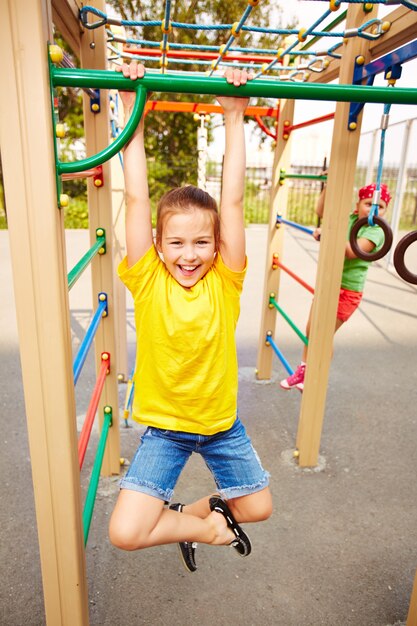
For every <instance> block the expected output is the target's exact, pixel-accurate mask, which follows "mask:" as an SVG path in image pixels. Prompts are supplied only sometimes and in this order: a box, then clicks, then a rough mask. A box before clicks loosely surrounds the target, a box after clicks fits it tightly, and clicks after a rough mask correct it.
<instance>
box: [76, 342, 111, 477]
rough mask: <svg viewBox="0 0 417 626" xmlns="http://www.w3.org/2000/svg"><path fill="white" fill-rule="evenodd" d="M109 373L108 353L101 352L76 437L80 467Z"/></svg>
mask: <svg viewBox="0 0 417 626" xmlns="http://www.w3.org/2000/svg"><path fill="white" fill-rule="evenodd" d="M109 373H110V354H109V353H108V352H103V353H102V355H101V366H100V371H99V373H98V376H97V380H96V384H95V385H94V389H93V393H92V395H91V400H90V404H89V405H88V409H87V413H86V415H85V420H84V424H83V427H82V429H81V433H80V437H79V439H78V462H79V465H80V469H82V466H83V463H84V457H85V453H86V450H87V446H88V442H89V440H90V436H91V429H92V428H93V424H94V418H95V416H96V412H97V407H98V403H99V402H100V397H101V393H102V391H103V387H104V382H105V380H106V376H107V374H109Z"/></svg>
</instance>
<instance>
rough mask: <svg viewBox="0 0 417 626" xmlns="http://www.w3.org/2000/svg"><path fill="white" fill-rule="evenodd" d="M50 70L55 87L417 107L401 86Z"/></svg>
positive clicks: (410, 91) (415, 93)
mask: <svg viewBox="0 0 417 626" xmlns="http://www.w3.org/2000/svg"><path fill="white" fill-rule="evenodd" d="M51 71H52V83H53V85H54V86H55V87H56V86H61V87H81V88H83V87H92V88H93V89H101V88H102V89H118V90H122V91H138V92H139V93H140V91H141V90H140V86H142V87H143V88H144V89H145V90H146V91H158V92H163V93H192V94H200V95H201V94H205V95H214V96H215V95H218V96H242V97H264V98H289V99H293V100H328V101H337V102H381V103H383V104H385V103H391V104H417V89H415V88H404V87H395V89H393V88H392V87H375V86H372V87H370V86H368V85H333V84H323V83H295V82H291V81H280V80H278V79H273V78H257V79H256V80H253V81H249V82H248V83H247V84H246V85H242V86H240V87H234V86H233V85H229V83H228V82H227V81H226V79H225V78H224V77H220V76H202V75H195V74H192V73H191V72H182V73H176V74H160V73H159V72H155V71H151V70H149V71H147V72H146V74H145V76H144V77H143V78H141V79H138V80H136V81H132V80H130V78H125V77H124V76H123V74H121V73H120V72H113V71H110V70H85V69H80V68H74V69H67V68H57V67H55V66H53V68H52V70H51ZM139 118H140V116H139ZM125 130H126V129H125Z"/></svg>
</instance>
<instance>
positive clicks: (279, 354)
mask: <svg viewBox="0 0 417 626" xmlns="http://www.w3.org/2000/svg"><path fill="white" fill-rule="evenodd" d="M266 343H267V345H270V346H271V348H272V349H273V351H274V352H275V354H276V355H277V357H278V358H279V360H280V361H281V363H282V364H283V366H284V367H285V369H286V370H287V372H288V374H289V375H290V376H292V374H294V370H293V369H292V367H291V365H290V364H289V363H288V361H287V359H286V358H285V356H284V355H283V354H282V352H281V350H280V349H279V348H278V346H277V344H276V343H275V341H274V340H273V339H272V336H271V335H268V334H267V335H266Z"/></svg>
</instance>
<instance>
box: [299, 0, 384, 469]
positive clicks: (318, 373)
mask: <svg viewBox="0 0 417 626" xmlns="http://www.w3.org/2000/svg"><path fill="white" fill-rule="evenodd" d="M376 11H377V9H375V8H374V9H373V10H372V12H371V13H365V12H364V10H363V7H362V6H358V5H350V7H349V9H348V15H347V20H346V28H356V27H358V26H360V25H361V24H362V23H363V22H365V21H367V20H369V19H371V18H372V17H375V15H376ZM368 49H369V42H368V41H367V40H365V39H361V38H359V37H356V38H354V39H347V40H346V41H345V43H344V44H343V53H342V60H341V65H340V77H339V82H340V83H341V84H349V83H351V82H352V77H353V70H354V62H355V58H356V57H357V56H358V55H363V56H364V58H365V63H367V62H368V61H369V52H368ZM381 112H382V108H381ZM348 115H349V103H348V102H338V103H337V106H336V113H335V122H334V130H333V140H332V149H331V154H330V164H329V176H328V180H327V191H326V198H325V208H324V219H323V228H322V236H321V243H320V253H319V260H318V267H317V280H316V287H315V293H316V296H315V298H314V301H313V310H312V319H311V333H310V342H309V350H308V357H307V368H306V380H305V386H304V392H303V398H302V402H301V412H300V419H299V425H298V433H297V444H296V445H297V448H298V453H299V464H300V466H301V467H311V466H315V465H317V461H318V454H319V449H320V438H321V431H322V425H323V416H324V409H325V402H326V391H327V381H328V376H329V368H330V363H331V359H332V351H333V335H334V329H335V322H336V311H337V303H338V297H339V290H340V281H341V276H342V268H343V262H344V257H345V246H346V233H347V228H348V219H349V213H350V210H351V207H352V202H353V197H352V190H353V183H354V176H355V169H356V159H357V153H358V145H359V139H360V125H361V117H360V118H359V120H358V124H357V128H356V130H354V131H350V130H348Z"/></svg>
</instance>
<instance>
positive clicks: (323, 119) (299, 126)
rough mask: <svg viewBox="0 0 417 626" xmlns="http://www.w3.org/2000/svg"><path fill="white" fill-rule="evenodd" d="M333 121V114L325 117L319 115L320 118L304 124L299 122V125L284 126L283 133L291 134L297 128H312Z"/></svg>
mask: <svg viewBox="0 0 417 626" xmlns="http://www.w3.org/2000/svg"><path fill="white" fill-rule="evenodd" d="M333 119H334V113H328V114H327V115H321V116H320V117H314V118H312V119H311V120H306V121H305V122H300V123H299V124H293V125H291V124H289V125H288V126H286V125H285V124H284V126H285V129H284V132H286V133H291V132H292V131H293V130H298V129H299V128H306V127H307V126H313V125H314V124H321V123H322V122H328V121H330V120H333Z"/></svg>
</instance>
